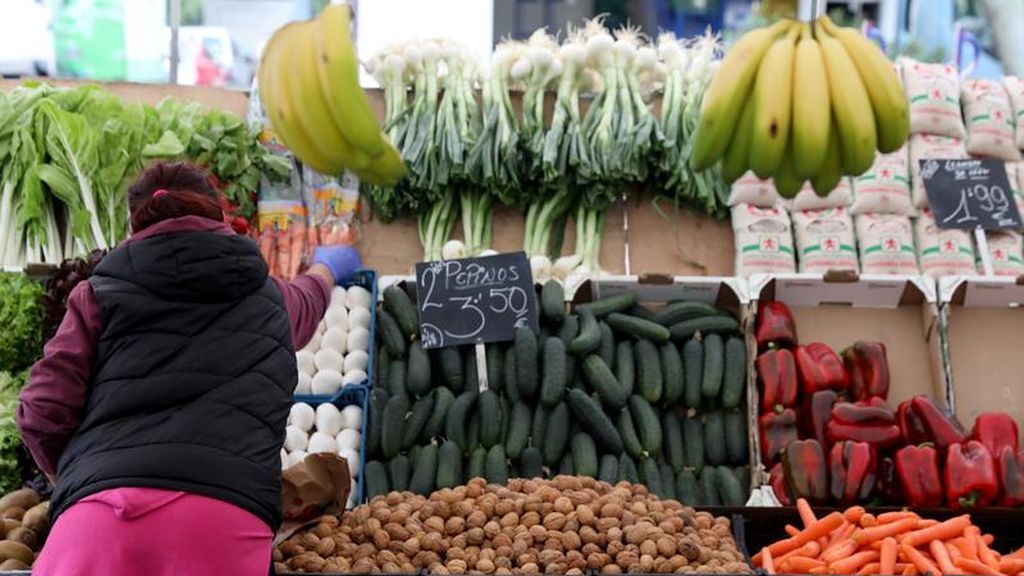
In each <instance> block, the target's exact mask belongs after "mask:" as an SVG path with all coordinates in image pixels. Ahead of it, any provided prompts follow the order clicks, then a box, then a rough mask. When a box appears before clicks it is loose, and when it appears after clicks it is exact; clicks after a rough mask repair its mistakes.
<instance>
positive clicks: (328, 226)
mask: <svg viewBox="0 0 1024 576" xmlns="http://www.w3.org/2000/svg"><path fill="white" fill-rule="evenodd" d="M302 199H303V202H304V203H305V204H306V207H307V209H308V211H309V244H310V247H311V249H312V247H316V246H351V245H353V244H354V243H355V241H356V236H357V234H356V227H355V224H356V222H355V218H356V213H357V211H358V208H359V179H358V178H356V177H355V175H353V174H350V173H348V172H346V173H345V174H344V175H343V176H342V177H341V178H335V177H333V176H324V175H323V174H320V173H319V172H317V171H315V170H313V169H312V168H310V167H308V166H303V168H302Z"/></svg>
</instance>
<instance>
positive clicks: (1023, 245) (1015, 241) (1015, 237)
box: [978, 230, 1024, 277]
mask: <svg viewBox="0 0 1024 576" xmlns="http://www.w3.org/2000/svg"><path fill="white" fill-rule="evenodd" d="M985 242H986V244H988V254H989V257H990V258H992V271H993V272H994V273H995V275H996V276H1012V277H1017V276H1021V275H1024V238H1022V237H1021V235H1020V233H1019V232H1014V231H1012V230H989V231H987V232H985ZM979 256H980V255H979ZM978 273H979V274H984V273H985V267H984V266H983V265H982V263H981V262H980V261H979V262H978Z"/></svg>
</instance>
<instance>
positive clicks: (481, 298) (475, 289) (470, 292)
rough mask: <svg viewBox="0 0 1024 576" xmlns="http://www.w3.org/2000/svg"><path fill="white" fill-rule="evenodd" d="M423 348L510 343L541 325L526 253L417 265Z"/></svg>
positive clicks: (417, 291) (535, 330) (417, 289)
mask: <svg viewBox="0 0 1024 576" xmlns="http://www.w3.org/2000/svg"><path fill="white" fill-rule="evenodd" d="M416 293H417V296H418V307H419V313H420V339H421V341H422V342H423V347H424V348H428V349H430V348H446V347H448V346H458V345H460V344H483V343H488V342H505V341H508V340H512V339H514V338H515V330H516V328H517V327H519V326H529V327H530V328H531V329H532V330H533V331H534V332H538V331H539V330H540V327H539V326H538V324H537V297H536V293H535V292H534V289H533V274H532V273H531V272H530V261H529V260H528V259H527V258H526V253H525V252H514V253H511V254H498V255H496V256H482V257H479V258H465V259H461V260H442V261H438V262H420V263H419V264H416Z"/></svg>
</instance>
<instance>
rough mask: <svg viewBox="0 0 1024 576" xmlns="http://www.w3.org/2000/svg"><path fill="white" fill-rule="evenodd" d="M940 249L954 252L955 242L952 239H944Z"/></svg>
mask: <svg viewBox="0 0 1024 576" xmlns="http://www.w3.org/2000/svg"><path fill="white" fill-rule="evenodd" d="M942 251H943V252H946V253H951V252H956V243H954V242H953V241H952V240H946V241H945V242H943V243H942Z"/></svg>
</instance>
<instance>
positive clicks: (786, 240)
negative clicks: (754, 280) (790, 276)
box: [732, 204, 796, 277]
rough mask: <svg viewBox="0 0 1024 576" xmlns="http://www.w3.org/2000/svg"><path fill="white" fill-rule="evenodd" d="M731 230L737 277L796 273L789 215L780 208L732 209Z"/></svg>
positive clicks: (742, 207) (741, 206) (747, 206)
mask: <svg viewBox="0 0 1024 576" xmlns="http://www.w3.org/2000/svg"><path fill="white" fill-rule="evenodd" d="M732 229H733V233H734V234H735V236H736V238H735V240H736V275H737V276H744V277H746V276H750V275H752V274H786V273H792V272H795V271H796V261H795V255H794V253H793V234H792V228H791V225H790V222H789V214H787V213H786V211H785V210H784V209H783V208H782V207H780V206H774V207H772V208H758V207H757V206H751V205H750V204H739V205H737V206H734V207H733V209H732Z"/></svg>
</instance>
